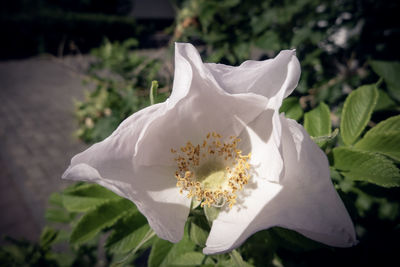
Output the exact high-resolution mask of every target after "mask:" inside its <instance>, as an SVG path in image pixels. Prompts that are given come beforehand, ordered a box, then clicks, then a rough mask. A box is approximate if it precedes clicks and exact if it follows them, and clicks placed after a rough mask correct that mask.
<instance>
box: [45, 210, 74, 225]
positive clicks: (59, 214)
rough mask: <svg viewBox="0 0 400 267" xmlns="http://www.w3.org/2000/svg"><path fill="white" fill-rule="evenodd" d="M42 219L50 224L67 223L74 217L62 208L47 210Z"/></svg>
mask: <svg viewBox="0 0 400 267" xmlns="http://www.w3.org/2000/svg"><path fill="white" fill-rule="evenodd" d="M44 217H45V218H46V220H48V221H50V222H60V223H69V222H71V221H72V219H73V218H74V217H75V214H73V213H69V212H68V211H66V210H65V209H63V208H48V209H47V210H46V213H45V215H44Z"/></svg>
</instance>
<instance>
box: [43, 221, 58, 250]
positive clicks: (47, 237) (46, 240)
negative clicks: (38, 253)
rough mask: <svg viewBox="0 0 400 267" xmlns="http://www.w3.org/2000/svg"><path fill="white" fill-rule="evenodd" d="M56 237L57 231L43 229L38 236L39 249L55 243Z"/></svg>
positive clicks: (48, 228)
mask: <svg viewBox="0 0 400 267" xmlns="http://www.w3.org/2000/svg"><path fill="white" fill-rule="evenodd" d="M57 236H58V231H57V230H54V229H52V228H50V227H47V226H46V227H45V228H44V229H43V231H42V233H41V235H40V240H39V244H40V246H41V247H49V246H50V245H51V244H53V243H54V241H56V239H57Z"/></svg>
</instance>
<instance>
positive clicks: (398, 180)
mask: <svg viewBox="0 0 400 267" xmlns="http://www.w3.org/2000/svg"><path fill="white" fill-rule="evenodd" d="M333 155H334V158H335V164H334V166H335V168H337V169H338V170H340V171H341V173H342V174H343V175H344V176H346V177H347V178H350V179H352V180H359V181H368V182H370V183H374V184H377V185H380V186H384V187H392V186H400V171H399V169H398V168H397V167H396V165H395V164H394V163H393V162H392V161H391V160H389V159H387V158H385V157H384V156H381V155H379V154H376V153H371V152H366V151H361V150H358V149H355V148H349V147H338V148H335V149H334V150H333Z"/></svg>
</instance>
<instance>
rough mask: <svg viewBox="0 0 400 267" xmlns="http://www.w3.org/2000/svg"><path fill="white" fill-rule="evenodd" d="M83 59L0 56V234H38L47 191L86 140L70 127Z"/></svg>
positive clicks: (30, 236) (57, 186)
mask: <svg viewBox="0 0 400 267" xmlns="http://www.w3.org/2000/svg"><path fill="white" fill-rule="evenodd" d="M67 65H68V66H72V67H73V68H74V69H78V70H79V69H82V68H84V66H85V64H84V60H83V61H82V59H81V58H79V57H69V58H65V59H63V60H55V59H50V58H33V59H27V60H19V61H7V62H0V211H1V218H0V235H1V236H3V235H10V236H12V237H16V238H21V237H23V238H26V239H30V240H35V239H37V237H38V235H39V233H40V229H41V227H42V226H43V225H44V222H45V221H44V211H45V207H46V205H47V199H48V196H49V195H50V194H51V193H52V192H54V191H55V190H59V189H61V188H62V187H64V186H66V185H67V182H66V181H62V180H61V175H62V173H63V171H64V170H65V169H66V167H67V166H68V164H69V160H70V158H71V157H72V156H73V155H74V154H76V153H77V152H79V151H81V150H83V149H84V148H85V146H84V145H83V144H82V143H80V142H78V141H77V140H76V139H75V138H74V137H73V136H72V132H73V131H74V129H75V125H76V124H75V121H74V119H73V115H72V111H73V101H72V100H73V99H81V98H82V95H83V94H82V92H83V88H82V85H81V79H80V77H79V75H77V74H76V73H74V72H71V71H70V68H69V67H67ZM1 243H3V241H0V244H1Z"/></svg>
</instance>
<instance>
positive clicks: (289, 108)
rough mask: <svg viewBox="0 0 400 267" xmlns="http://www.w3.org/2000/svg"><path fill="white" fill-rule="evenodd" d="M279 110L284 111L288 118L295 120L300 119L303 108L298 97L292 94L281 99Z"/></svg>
mask: <svg viewBox="0 0 400 267" xmlns="http://www.w3.org/2000/svg"><path fill="white" fill-rule="evenodd" d="M279 112H283V113H285V117H286V118H290V119H293V120H296V121H298V120H300V119H301V118H302V117H303V109H302V108H301V106H300V103H299V99H298V98H297V97H294V96H290V97H288V98H285V99H284V100H283V103H282V106H281V108H280V109H279Z"/></svg>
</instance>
